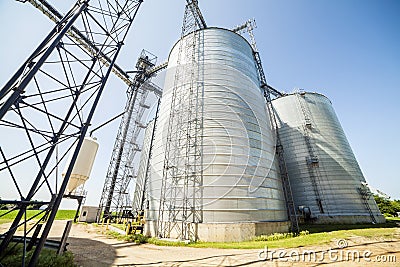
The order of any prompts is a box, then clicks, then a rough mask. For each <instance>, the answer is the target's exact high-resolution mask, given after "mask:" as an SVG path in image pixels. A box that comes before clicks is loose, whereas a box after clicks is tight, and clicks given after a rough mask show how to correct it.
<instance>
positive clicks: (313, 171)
mask: <svg viewBox="0 0 400 267" xmlns="http://www.w3.org/2000/svg"><path fill="white" fill-rule="evenodd" d="M296 95H297V99H298V102H299V105H300V109H301V112H302V114H303V117H304V125H303V136H304V141H305V144H306V147H307V150H308V155H309V157H308V158H306V161H307V167H308V172H309V175H310V178H311V185H312V187H313V190H314V194H315V200H316V202H317V206H318V209H319V211H320V213H325V211H324V207H323V205H322V198H321V194H320V190H319V188H318V187H319V186H318V174H317V168H318V167H319V159H318V156H317V155H316V154H315V151H314V148H313V145H312V141H311V136H310V130H311V129H312V123H311V118H310V115H309V110H308V109H307V107H306V106H305V105H304V103H303V101H302V98H303V99H305V92H303V91H300V92H298V93H296Z"/></svg>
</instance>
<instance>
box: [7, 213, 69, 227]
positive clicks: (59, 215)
mask: <svg viewBox="0 0 400 267" xmlns="http://www.w3.org/2000/svg"><path fill="white" fill-rule="evenodd" d="M7 212H8V211H7V210H0V224H1V223H7V222H11V221H13V220H14V218H15V216H16V215H17V213H18V210H14V211H12V212H10V213H8V214H6V215H3V214H5V213H7ZM40 212H41V210H27V211H26V217H27V218H31V217H33V216H35V215H37V214H39V213H40ZM75 212H76V211H75V210H59V211H57V215H56V220H73V219H74V216H75ZM43 214H44V212H43V213H42V214H40V215H39V216H37V217H36V218H34V220H39V218H41V217H42V216H43Z"/></svg>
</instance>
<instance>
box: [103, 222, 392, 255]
mask: <svg viewBox="0 0 400 267" xmlns="http://www.w3.org/2000/svg"><path fill="white" fill-rule="evenodd" d="M396 219H397V218H396ZM396 221H398V220H393V221H392V220H389V221H388V222H387V223H385V224H375V225H371V224H329V225H301V227H300V228H301V230H302V231H304V232H303V234H301V235H299V236H295V237H293V236H292V235H291V234H279V233H276V234H273V235H269V236H260V237H256V238H255V239H254V240H251V241H243V242H202V241H199V242H192V243H186V242H180V241H168V240H160V239H158V238H146V237H143V236H142V235H131V236H124V235H121V234H119V233H116V232H113V231H108V233H107V235H109V236H110V237H113V238H117V239H119V240H126V241H134V242H136V243H150V244H154V245H158V246H176V247H180V246H186V247H194V248H220V249H262V248H264V247H265V246H268V247H269V248H297V247H304V246H318V245H324V244H329V243H331V242H332V241H333V240H337V239H348V238H351V237H357V236H358V237H364V238H393V237H394V235H395V233H396V230H397V229H398V228H397V227H398V226H397V223H396Z"/></svg>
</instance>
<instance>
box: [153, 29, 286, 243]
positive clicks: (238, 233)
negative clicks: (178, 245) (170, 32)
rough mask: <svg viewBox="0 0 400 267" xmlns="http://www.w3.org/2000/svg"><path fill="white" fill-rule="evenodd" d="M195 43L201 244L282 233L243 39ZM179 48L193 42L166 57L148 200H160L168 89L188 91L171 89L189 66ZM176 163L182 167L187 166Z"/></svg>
mask: <svg viewBox="0 0 400 267" xmlns="http://www.w3.org/2000/svg"><path fill="white" fill-rule="evenodd" d="M197 36H198V38H197V42H201V44H199V43H198V44H197V45H199V46H201V47H203V52H202V55H201V57H202V61H201V63H198V64H199V65H198V66H197V68H196V72H197V74H199V73H201V77H202V79H201V80H200V81H198V84H201V86H202V92H201V94H202V99H201V100H202V101H201V102H202V116H203V117H202V122H203V124H202V135H201V136H198V138H201V142H199V143H201V151H202V152H201V155H202V159H201V166H200V168H198V171H200V170H201V172H202V185H201V190H202V206H201V212H202V222H201V223H200V224H199V225H198V231H199V238H200V239H201V240H209V241H224V240H225V241H233V240H244V239H249V238H251V237H252V236H254V235H257V234H265V233H271V232H283V231H287V230H288V225H289V223H288V222H287V211H286V206H285V200H284V195H283V191H282V183H281V180H280V178H279V174H278V167H277V161H276V160H275V138H274V135H273V131H272V130H271V125H270V121H269V117H268V114H267V111H266V106H265V102H264V97H263V94H262V92H261V90H260V88H259V85H258V84H259V81H258V75H257V69H256V66H255V63H254V59H253V54H252V48H251V46H250V45H249V43H248V42H247V41H246V40H245V39H244V38H243V37H242V36H240V35H238V34H236V33H234V32H232V31H229V30H226V29H220V28H207V29H204V30H201V31H198V32H197ZM181 42H192V39H190V38H188V37H184V38H183V39H181V40H180V41H178V43H177V44H175V46H174V47H173V49H172V51H171V53H170V56H169V61H168V62H169V63H168V70H167V73H166V79H165V86H164V92H163V97H162V103H161V106H160V113H159V114H160V116H159V119H158V121H157V128H156V133H155V141H154V144H155V145H154V153H153V158H152V172H151V186H150V187H151V192H150V194H151V195H152V197H153V199H156V198H160V190H161V184H162V178H163V168H164V163H165V153H166V152H165V149H166V142H167V135H168V124H169V118H170V116H171V108H172V107H171V99H172V92H173V88H174V86H179V88H180V89H179V91H177V94H185V90H186V89H187V87H186V86H187V84H186V83H184V82H182V83H181V84H178V85H176V84H174V83H176V77H175V75H176V74H177V69H178V68H179V67H183V68H184V67H185V64H188V62H190V60H191V59H190V58H189V55H190V54H191V53H190V51H188V49H187V48H188V47H190V45H188V44H183V47H185V49H182V48H181V47H182V43H181ZM180 54H181V56H179V55H180ZM185 82H187V81H185ZM174 141H176V140H172V142H174ZM181 149H182V150H184V149H185V148H184V147H182V148H181ZM181 162H182V165H183V164H184V162H185V159H184V158H182V161H181ZM182 168H183V166H182ZM177 197H179V196H177ZM157 209H159V203H156V202H155V201H154V202H151V203H150V213H151V214H153V215H155V214H156V211H157ZM151 219H155V220H156V219H158V218H151ZM153 234H154V233H153Z"/></svg>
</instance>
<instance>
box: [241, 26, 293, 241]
mask: <svg viewBox="0 0 400 267" xmlns="http://www.w3.org/2000/svg"><path fill="white" fill-rule="evenodd" d="M255 27H256V23H255V20H254V19H253V20H248V21H246V22H245V23H244V24H243V25H241V26H238V27H236V28H235V29H233V31H234V32H237V33H241V32H242V31H243V30H246V31H247V32H248V34H249V36H250V43H251V46H252V48H253V56H254V62H255V64H256V68H257V71H258V76H259V79H260V88H261V89H262V90H263V92H264V98H265V100H266V101H267V110H268V113H269V115H270V120H271V127H272V128H273V129H274V130H275V136H276V155H277V156H278V163H279V171H280V175H281V179H282V187H283V192H284V195H285V200H286V209H287V213H288V219H289V221H290V223H291V231H292V232H293V233H298V232H299V222H298V218H297V213H296V205H295V203H294V200H293V193H292V188H291V185H290V180H289V174H288V171H287V167H286V162H285V157H284V151H283V146H282V143H281V139H280V136H279V132H278V123H277V119H276V116H275V111H274V108H273V106H272V102H271V94H274V95H275V96H283V94H282V93H280V92H278V91H277V90H275V89H274V88H272V87H270V86H269V85H268V84H267V79H266V77H265V73H264V69H263V66H262V62H261V57H260V53H259V52H258V49H257V44H256V40H255V38H254V34H253V29H254V28H255Z"/></svg>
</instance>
